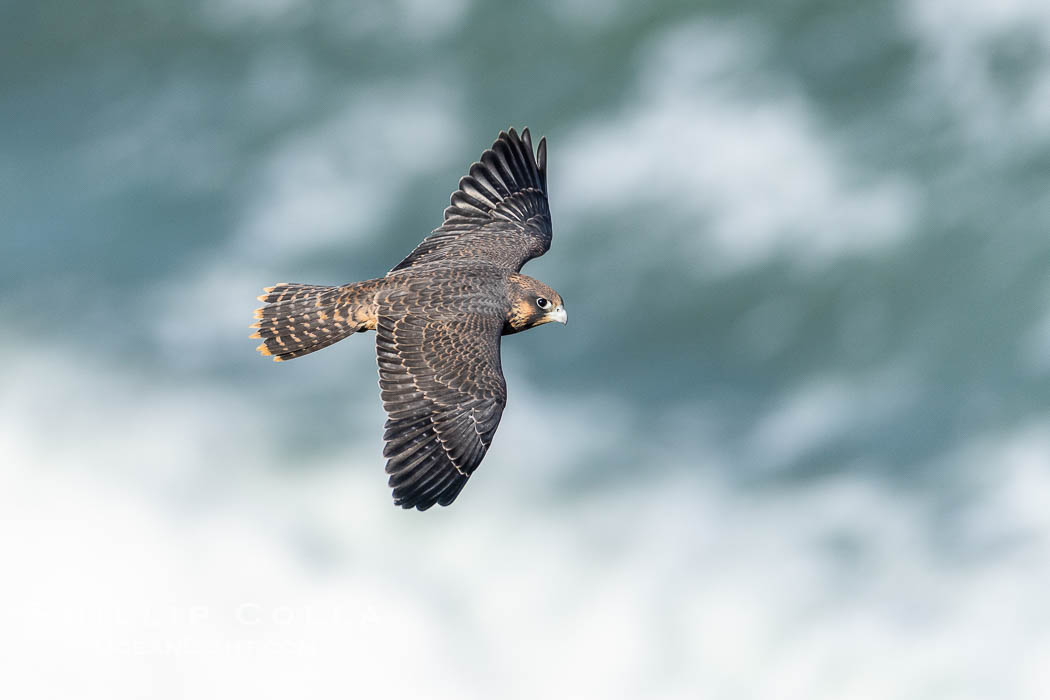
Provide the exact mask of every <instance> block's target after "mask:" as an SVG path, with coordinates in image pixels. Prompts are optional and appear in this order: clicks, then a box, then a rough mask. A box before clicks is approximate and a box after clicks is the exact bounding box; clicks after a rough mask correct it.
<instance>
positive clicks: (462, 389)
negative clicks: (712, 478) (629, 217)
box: [252, 129, 566, 510]
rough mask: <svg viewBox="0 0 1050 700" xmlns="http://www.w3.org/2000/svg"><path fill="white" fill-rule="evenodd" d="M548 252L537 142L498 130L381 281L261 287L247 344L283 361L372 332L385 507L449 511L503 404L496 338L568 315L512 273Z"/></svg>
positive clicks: (542, 157)
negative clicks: (441, 210)
mask: <svg viewBox="0 0 1050 700" xmlns="http://www.w3.org/2000/svg"><path fill="white" fill-rule="evenodd" d="M550 245H551V215H550V209H549V207H548V205H547V143H546V139H540V143H539V148H538V149H536V151H535V154H534V153H533V148H532V138H531V137H530V136H529V130H528V129H525V130H523V131H522V132H521V135H520V136H519V135H518V134H517V133H516V132H515V131H514V129H510V130H509V131H506V132H502V131H501V132H500V134H499V137H498V138H497V139H496V142H495V143H493V144H492V148H490V149H488V150H486V151H485V152H484V153H482V154H481V160H480V161H479V162H477V163H474V164H473V165H471V166H470V170H469V172H468V174H467V175H466V177H464V178H463V179H461V180H460V181H459V189H458V190H456V192H454V193H453V194H452V202H451V204H450V205H449V207H448V208H447V209H445V221H444V223H442V224H441V226H439V227H438V228H437V229H435V230H434V232H433V233H431V234H430V235H429V236H427V237H426V238H425V239H423V242H422V243H420V244H419V245H418V246H416V249H415V250H413V251H412V252H411V253H410V254H409V255H408V257H407V258H405V259H404V260H402V261H401V262H400V263H398V264H397V266H396V267H394V269H393V270H391V271H390V272H388V273H387V274H386V276H385V277H380V278H378V279H372V280H366V281H364V282H353V283H351V284H344V285H342V286H338V287H325V286H320V285H313V284H292V283H284V282H282V283H280V284H277V285H274V286H273V287H268V288H266V290H265V291H266V293H265V294H263V295H262V296H260V297H259V301H262V302H265V304H266V305H265V306H263V307H262V308H261V309H258V310H256V312H255V318H256V319H257V322H256V323H255V324H253V326H252V327H253V328H257V329H258V330H257V331H256V333H255V334H254V335H252V337H253V338H261V339H262V341H263V342H262V344H261V345H259V347H258V350H259V352H260V353H262V354H263V355H269V356H272V357H273V359H274V360H275V361H278V362H280V361H282V360H291V359H293V358H296V357H301V356H302V355H306V354H308V353H311V352H314V351H315V350H320V349H321V348H323V347H326V346H328V345H331V344H332V343H334V342H336V341H339V340H342V339H343V338H345V337H347V336H348V335H351V334H352V333H357V332H361V331H372V330H374V331H376V357H377V359H378V362H379V388H380V390H381V396H382V399H383V408H384V409H385V410H386V413H387V421H386V432H385V433H383V439H384V440H385V441H386V447H385V448H384V449H383V456H384V457H387V458H388V461H387V464H386V471H387V473H388V474H389V475H390V482H389V483H390V486H391V487H392V488H393V489H394V504H395V505H399V506H401V507H403V508H418V509H419V510H426V509H427V508H430V507H431V506H432V505H434V504H435V503H439V504H441V505H443V506H447V505H449V504H450V503H452V502H453V501H454V500H456V496H458V495H459V492H460V491H461V490H462V489H463V486H464V485H465V484H466V483H467V479H468V478H470V475H471V474H473V473H474V470H475V469H477V468H478V465H479V464H481V460H482V459H483V458H484V457H485V453H486V452H487V451H488V448H489V445H490V444H492V436H493V435H494V434H495V432H496V426H498V425H499V420H500V416H502V415H503V407H504V406H506V405H507V383H506V381H505V380H504V379H503V370H502V369H501V367H500V338H501V336H504V335H509V334H511V333H517V332H519V331H524V330H527V329H529V328H532V327H534V326H539V325H542V324H544V323H549V322H551V321H557V322H559V323H565V321H566V315H565V306H564V304H563V303H562V299H561V296H560V295H559V294H558V293H557V292H556V291H554V290H553V289H551V288H550V287H548V286H547V285H545V284H543V283H542V282H539V281H538V280H534V279H532V278H531V277H526V276H525V275H522V274H520V270H521V267H522V265H524V264H525V263H526V262H527V261H529V260H531V259H532V258H535V257H539V256H540V255H543V254H544V253H546V252H547V250H548V249H549V248H550Z"/></svg>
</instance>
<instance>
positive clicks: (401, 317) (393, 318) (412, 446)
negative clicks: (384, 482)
mask: <svg viewBox="0 0 1050 700" xmlns="http://www.w3.org/2000/svg"><path fill="white" fill-rule="evenodd" d="M376 330H377V334H376V354H377V357H378V365H379V386H380V390H381V395H382V398H383V407H384V409H386V412H387V416H388V418H387V422H386V430H385V432H384V433H383V439H384V440H385V441H386V447H385V448H384V450H383V454H384V456H386V457H387V458H388V461H387V467H386V471H387V473H388V474H389V475H390V480H389V483H390V486H391V487H392V488H393V489H394V503H395V504H396V505H400V506H402V507H404V508H418V509H420V510H426V509H427V508H430V507H431V506H433V505H434V504H435V503H438V504H441V505H448V504H450V503H452V501H454V500H455V499H456V496H457V495H459V492H460V491H461V490H462V489H463V486H464V484H466V481H467V479H468V478H469V477H470V475H471V474H473V473H474V470H475V469H477V467H478V465H479V464H480V463H481V460H482V459H483V458H484V457H485V453H486V452H487V451H488V447H489V445H490V444H491V443H492V436H493V435H494V434H495V432H496V427H497V426H498V425H499V420H500V416H502V414H503V407H504V406H505V405H506V402H507V393H506V392H507V390H506V382H505V380H504V379H503V371H502V369H501V368H500V357H499V340H500V332H501V330H502V319H500V318H498V317H495V316H485V315H480V314H469V313H467V314H463V315H461V316H459V317H454V318H441V319H435V318H427V317H424V316H418V315H412V314H409V313H402V314H397V313H392V312H389V311H387V312H382V313H380V316H379V321H378V325H377V329H376Z"/></svg>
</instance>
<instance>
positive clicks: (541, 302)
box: [536, 297, 551, 309]
mask: <svg viewBox="0 0 1050 700" xmlns="http://www.w3.org/2000/svg"><path fill="white" fill-rule="evenodd" d="M550 305H551V303H550V302H549V301H547V300H546V299H544V298H543V297H540V298H539V299H537V300H536V306H538V307H540V308H541V309H546V308H547V307H548V306H550Z"/></svg>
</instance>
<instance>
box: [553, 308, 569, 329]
mask: <svg viewBox="0 0 1050 700" xmlns="http://www.w3.org/2000/svg"><path fill="white" fill-rule="evenodd" d="M551 320H552V321H557V322H558V323H560V324H562V325H564V324H566V323H568V321H569V315H568V314H567V313H565V307H564V306H562V305H561V304H559V305H558V306H556V307H554V310H553V311H551Z"/></svg>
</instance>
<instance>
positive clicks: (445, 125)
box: [236, 77, 462, 259]
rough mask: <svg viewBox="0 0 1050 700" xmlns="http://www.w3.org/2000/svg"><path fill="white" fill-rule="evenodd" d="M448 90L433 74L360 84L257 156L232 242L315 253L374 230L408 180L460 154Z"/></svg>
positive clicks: (269, 251) (272, 252) (261, 250)
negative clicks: (410, 81)
mask: <svg viewBox="0 0 1050 700" xmlns="http://www.w3.org/2000/svg"><path fill="white" fill-rule="evenodd" d="M456 103H457V100H456V99H455V89H454V88H453V87H452V86H450V85H448V84H447V81H442V80H441V79H439V78H436V77H435V78H434V79H433V80H429V79H428V80H425V81H422V82H420V83H417V84H415V85H398V86H397V87H396V88H395V87H393V86H391V87H384V88H379V87H371V88H359V89H357V90H355V92H354V94H353V96H351V97H348V98H347V100H346V102H345V105H344V106H342V107H341V108H338V109H335V110H333V113H332V114H331V116H328V117H326V118H324V119H323V120H321V121H320V123H318V124H317V125H316V126H315V127H313V128H306V129H303V130H301V131H296V132H295V133H294V134H292V135H290V136H288V137H287V138H286V139H284V140H282V141H281V142H279V143H278V144H276V146H275V147H274V148H273V149H272V150H271V151H270V152H269V153H267V154H266V155H265V156H264V157H263V165H262V166H261V172H260V175H261V176H260V177H259V178H258V179H256V178H251V180H250V184H249V187H248V188H247V192H246V194H245V196H244V198H243V199H244V204H243V214H242V215H241V223H240V225H239V226H238V229H239V233H238V236H239V239H240V240H239V241H238V246H239V247H238V249H237V251H236V252H238V253H240V254H243V255H252V256H254V257H255V258H256V259H258V258H260V257H262V258H266V257H267V256H269V258H270V259H273V258H281V259H287V257H288V256H289V255H293V254H297V255H305V254H311V253H316V251H317V250H318V249H319V248H324V247H326V246H330V245H332V244H334V243H335V242H336V241H353V240H355V239H360V238H363V237H369V236H373V235H375V234H376V233H377V230H378V229H379V228H380V225H381V223H382V222H384V221H386V220H388V218H389V216H390V214H391V212H392V209H393V207H395V206H396V205H397V203H398V201H401V200H402V199H404V198H408V197H411V196H412V195H411V193H410V192H408V191H406V190H405V185H406V184H407V183H409V182H410V181H411V179H412V178H414V177H418V176H419V175H421V174H424V173H426V172H427V171H428V169H431V168H438V167H440V166H441V164H442V163H443V162H444V161H445V160H446V159H447V158H449V157H451V156H452V155H454V154H456V153H457V152H458V148H459V146H460V139H461V137H462V134H461V128H460V127H459V126H458V124H459V123H460V120H459V119H457V114H458V112H457V107H456Z"/></svg>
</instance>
